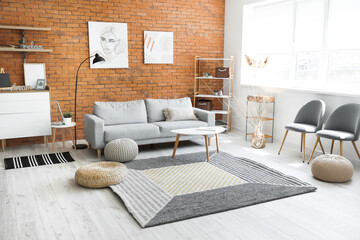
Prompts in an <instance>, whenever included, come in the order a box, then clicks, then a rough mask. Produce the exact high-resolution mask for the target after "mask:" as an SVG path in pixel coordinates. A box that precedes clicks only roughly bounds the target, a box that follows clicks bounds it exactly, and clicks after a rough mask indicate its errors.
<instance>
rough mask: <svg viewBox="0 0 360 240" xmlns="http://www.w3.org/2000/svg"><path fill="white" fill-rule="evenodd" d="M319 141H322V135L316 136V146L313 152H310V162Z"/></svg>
mask: <svg viewBox="0 0 360 240" xmlns="http://www.w3.org/2000/svg"><path fill="white" fill-rule="evenodd" d="M319 141H320V137H317V138H316V141H315V145H314V148H313V150H312V152H311V154H310V157H309V161H308V164H309V163H310V161H311V158H312V156H313V155H314V152H315V149H316V146H317V145H318V142H319Z"/></svg>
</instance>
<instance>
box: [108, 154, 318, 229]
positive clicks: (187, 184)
mask: <svg viewBox="0 0 360 240" xmlns="http://www.w3.org/2000/svg"><path fill="white" fill-rule="evenodd" d="M125 165H126V166H127V167H128V169H129V174H128V176H127V178H126V179H125V180H124V181H123V182H121V183H119V184H117V185H114V186H111V188H112V190H113V191H114V192H115V193H116V194H117V195H118V196H119V197H120V198H121V199H122V201H123V202H124V204H125V205H126V207H127V209H128V211H129V212H130V213H131V214H132V215H133V217H134V218H135V219H136V220H137V221H138V223H139V224H140V225H141V227H144V228H145V227H151V226H156V225H160V224H165V223H170V222H175V221H180V220H184V219H189V218H193V217H198V216H203V215H207V214H212V213H217V212H222V211H227V210H231V209H236V208H240V207H245V206H250V205H253V204H258V203H263V202H267V201H271V200H276V199H280V198H285V197H290V196H294V195H298V194H303V193H308V192H312V191H315V190H316V187H313V186H311V185H310V184H308V183H306V182H303V181H301V180H299V179H297V178H295V177H292V176H287V175H284V174H283V173H281V172H279V171H277V170H275V169H271V168H269V167H267V166H265V165H263V164H260V163H257V162H255V161H252V160H249V159H245V158H241V157H235V156H232V155H231V154H228V153H224V152H220V153H217V154H213V155H212V156H211V158H210V161H209V162H206V156H205V154H204V153H203V152H200V153H192V154H183V155H177V156H176V157H175V159H172V158H171V156H169V157H159V158H151V159H144V160H138V161H132V162H129V163H126V164H125Z"/></svg>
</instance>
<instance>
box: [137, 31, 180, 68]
mask: <svg viewBox="0 0 360 240" xmlns="http://www.w3.org/2000/svg"><path fill="white" fill-rule="evenodd" d="M173 35H174V34H173V33H172V32H158V31H144V63H145V64H173V63H174V50H173V48H174V47H173V41H174V36H173Z"/></svg>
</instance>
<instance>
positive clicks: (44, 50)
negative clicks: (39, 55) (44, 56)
mask: <svg viewBox="0 0 360 240" xmlns="http://www.w3.org/2000/svg"><path fill="white" fill-rule="evenodd" d="M0 51H1V52H52V51H53V50H52V49H36V48H34V49H33V48H31V49H27V48H12V47H0Z"/></svg>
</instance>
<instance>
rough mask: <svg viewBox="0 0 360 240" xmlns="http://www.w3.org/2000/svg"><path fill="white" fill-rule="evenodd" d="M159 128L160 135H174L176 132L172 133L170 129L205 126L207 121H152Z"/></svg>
mask: <svg viewBox="0 0 360 240" xmlns="http://www.w3.org/2000/svg"><path fill="white" fill-rule="evenodd" d="M153 124H154V125H156V126H159V128H160V137H172V136H176V133H172V132H171V130H174V129H181V128H195V127H207V123H206V122H203V121H198V120H195V121H175V122H167V121H164V122H154V123H153Z"/></svg>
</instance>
